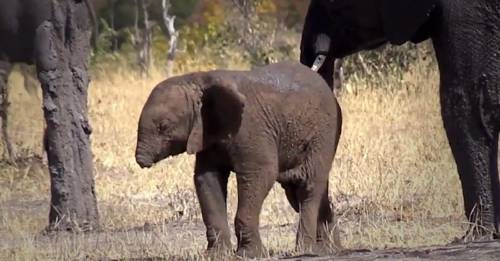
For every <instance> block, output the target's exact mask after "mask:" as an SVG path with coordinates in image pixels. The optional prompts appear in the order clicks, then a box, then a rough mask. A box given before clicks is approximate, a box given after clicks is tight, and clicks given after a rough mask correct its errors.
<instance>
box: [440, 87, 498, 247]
mask: <svg viewBox="0 0 500 261" xmlns="http://www.w3.org/2000/svg"><path fill="white" fill-rule="evenodd" d="M453 100H454V102H457V101H458V100H460V101H465V102H467V101H468V100H467V99H453ZM442 105H443V107H442V114H443V120H444V127H445V129H446V134H447V136H448V140H449V143H450V146H451V150H452V153H453V156H454V158H455V162H456V164H457V169H458V174H459V176H460V181H461V184H462V193H463V198H464V207H465V215H466V216H467V218H468V219H469V222H471V227H470V228H469V230H470V231H469V233H471V235H472V236H473V239H480V238H482V237H485V236H486V237H490V236H491V235H493V234H495V233H498V230H497V228H496V217H495V216H496V215H497V214H496V212H495V202H496V201H498V199H495V195H494V190H496V189H494V188H495V187H498V184H496V183H498V177H496V178H495V175H498V170H497V149H498V144H497V142H498V136H497V133H496V132H495V131H494V128H493V127H492V126H489V125H488V124H487V123H486V122H484V121H483V120H481V119H480V117H481V116H479V115H476V116H475V114H474V113H475V108H474V109H473V107H472V106H470V104H461V105H457V104H450V100H447V97H446V96H445V97H443V94H442ZM457 110H460V111H457ZM478 113H479V112H478ZM492 133H494V136H493V137H492V136H491V134H492ZM471 229H473V230H471Z"/></svg>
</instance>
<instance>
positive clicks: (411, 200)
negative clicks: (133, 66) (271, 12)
mask: <svg viewBox="0 0 500 261" xmlns="http://www.w3.org/2000/svg"><path fill="white" fill-rule="evenodd" d="M200 64H201V63H200ZM428 66H429V65H427V64H426V63H424V62H419V63H416V64H415V65H413V66H412V68H411V70H410V72H409V73H407V74H405V75H404V76H403V79H402V80H401V79H400V80H396V78H394V79H393V78H390V79H388V80H386V81H383V83H380V84H388V85H392V86H391V87H393V88H364V86H366V85H367V83H366V82H363V81H354V80H352V81H350V82H348V83H347V84H348V88H347V89H353V88H357V89H360V90H359V91H357V92H353V91H351V92H344V93H343V95H342V97H341V99H340V103H341V107H342V111H343V116H344V122H343V128H342V137H341V141H340V145H339V149H338V152H337V155H336V157H335V161H334V164H333V167H332V170H331V175H330V197H331V199H332V201H333V203H334V206H335V208H336V212H337V214H338V222H339V223H338V225H339V227H340V230H341V240H342V242H343V245H344V246H345V247H346V248H350V249H359V248H367V249H376V248H388V247H414V246H422V245H436V244H444V243H448V242H450V241H451V240H453V239H454V238H456V237H459V236H461V235H462V234H463V233H464V231H465V228H466V223H465V222H466V220H465V218H464V217H463V214H462V213H463V211H462V208H463V206H462V195H461V192H460V184H459V180H458V175H457V174H456V169H455V166H454V163H453V160H452V156H451V152H450V149H449V147H448V144H447V141H446V138H445V134H444V129H443V126H442V123H441V119H440V113H439V99H438V76H437V73H436V71H437V69H436V68H431V69H429V68H427V67H428ZM117 67H118V68H115V69H114V70H113V71H107V70H104V69H103V68H94V69H93V72H94V79H93V81H92V83H91V87H90V91H89V115H90V119H91V122H92V126H93V134H92V149H93V153H94V168H95V169H94V173H95V184H96V190H97V198H98V204H99V211H100V218H101V225H102V227H101V230H100V231H98V232H95V233H90V234H74V235H64V234H61V235H56V236H52V237H44V236H41V231H42V230H43V229H44V227H45V226H46V225H47V220H48V210H49V206H48V204H49V177H48V172H47V167H46V164H45V163H44V159H43V157H44V156H43V152H42V145H41V140H42V132H43V120H42V111H41V102H40V98H39V97H36V96H33V95H29V94H27V93H26V91H25V90H24V88H23V87H22V81H23V80H22V78H21V76H20V75H19V74H18V73H13V74H12V75H11V77H10V85H11V95H10V96H11V107H10V119H11V120H10V126H9V132H10V134H11V136H12V138H13V141H14V143H15V147H16V150H17V152H18V154H19V155H21V156H22V157H23V158H24V159H25V160H23V162H21V163H20V164H19V166H18V168H14V167H11V166H9V165H7V164H5V163H1V165H0V259H1V260H54V259H58V260H68V259H119V258H138V257H142V258H144V257H161V258H166V259H188V260H199V259H204V258H205V256H204V250H205V247H206V239H205V234H204V233H205V231H204V227H203V223H202V220H201V214H200V210H199V207H198V203H197V199H196V195H195V190H194V184H193V178H192V176H193V175H192V172H193V157H190V156H186V155H181V156H178V157H174V158H170V159H167V160H164V161H162V162H161V163H159V164H157V165H156V166H154V167H153V168H152V169H146V170H142V169H140V168H139V167H138V166H137V164H136V163H135V159H134V149H135V142H136V129H137V121H138V117H139V113H140V111H141V109H142V106H143V104H144V102H145V100H146V98H147V96H148V95H149V93H150V91H151V89H152V88H153V87H154V85H155V84H157V83H158V82H160V81H161V80H162V79H163V76H162V73H160V70H154V71H153V72H152V73H151V75H150V77H149V78H147V79H144V78H141V77H138V76H137V73H135V72H130V71H127V70H126V69H120V66H117ZM185 67H186V68H183V69H179V70H178V71H177V73H178V74H180V73H183V72H187V71H193V70H199V69H208V68H206V67H205V68H204V67H203V66H198V67H195V66H191V67H187V66H185ZM237 67H240V68H241V67H244V66H237ZM429 71H430V73H429ZM371 84H373V83H371ZM403 86H410V87H408V88H405V87H403ZM388 89H390V90H388ZM0 149H3V148H1V147H0ZM229 187H230V188H229V202H228V208H229V216H230V225H231V226H232V219H233V217H234V214H235V209H236V204H237V201H236V198H237V197H236V188H235V180H234V176H233V177H232V178H231V179H230V185H229ZM297 219H298V215H297V214H296V213H295V212H293V210H292V208H291V207H290V206H289V205H288V202H287V201H286V198H285V195H284V193H283V190H282V189H281V187H280V186H279V184H276V185H275V187H274V188H273V190H272V191H271V193H270V194H269V195H268V197H267V199H266V201H265V205H264V207H263V210H262V214H261V234H262V237H263V241H264V244H265V245H266V246H267V248H268V249H269V251H270V255H273V256H279V255H291V254H293V248H294V233H295V229H296V223H297ZM235 242H236V241H235V240H234V241H233V243H235Z"/></svg>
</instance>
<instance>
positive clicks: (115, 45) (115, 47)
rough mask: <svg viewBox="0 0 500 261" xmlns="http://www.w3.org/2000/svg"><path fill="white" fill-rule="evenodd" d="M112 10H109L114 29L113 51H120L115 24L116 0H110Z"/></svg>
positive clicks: (110, 23) (110, 22)
mask: <svg viewBox="0 0 500 261" xmlns="http://www.w3.org/2000/svg"><path fill="white" fill-rule="evenodd" d="M109 4H110V6H111V7H110V11H109V26H110V27H111V29H112V30H113V38H112V39H111V41H112V42H111V50H112V51H113V52H117V51H118V38H117V35H116V26H115V11H116V0H110V2H109Z"/></svg>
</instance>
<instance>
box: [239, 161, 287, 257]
mask: <svg viewBox="0 0 500 261" xmlns="http://www.w3.org/2000/svg"><path fill="white" fill-rule="evenodd" d="M277 166H278V165H277V163H276V164H269V165H267V164H266V165H261V166H259V167H258V168H257V169H255V170H252V171H246V172H238V173H236V175H237V176H236V178H237V183H238V210H237V211H236V218H235V221H234V227H235V232H236V238H237V239H238V249H237V254H238V255H239V256H244V257H249V258H253V257H262V256H264V255H265V251H264V247H263V246H262V241H261V238H260V234H259V214H260V211H261V209H262V204H263V203H264V199H265V197H266V196H267V194H268V193H269V190H271V187H272V186H273V183H274V181H275V180H276V177H277V176H278V173H277Z"/></svg>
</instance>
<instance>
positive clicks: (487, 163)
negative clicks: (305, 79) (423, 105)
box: [300, 0, 500, 239]
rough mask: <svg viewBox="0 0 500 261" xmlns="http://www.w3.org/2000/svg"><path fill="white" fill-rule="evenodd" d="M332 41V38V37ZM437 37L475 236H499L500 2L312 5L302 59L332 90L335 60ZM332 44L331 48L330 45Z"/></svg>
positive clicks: (364, 0)
mask: <svg viewBox="0 0 500 261" xmlns="http://www.w3.org/2000/svg"><path fill="white" fill-rule="evenodd" d="M325 36H327V37H325ZM429 38H430V39H432V42H433V45H434V49H435V53H436V57H437V60H438V64H439V70H440V81H441V84H440V96H441V114H442V118H443V121H444V127H445V129H446V134H447V136H448V140H449V143H450V146H451V150H452V153H453V156H454V158H455V162H456V164H457V169H458V173H459V176H460V180H461V183H462V189H463V197H464V206H465V215H466V216H467V217H468V218H469V221H470V222H471V223H477V224H478V225H479V229H477V230H475V231H471V232H472V234H473V237H474V238H475V239H484V238H491V237H492V236H493V237H498V235H499V226H500V184H499V178H498V168H497V151H498V148H497V147H498V132H499V127H500V1H498V0H474V1H471V0H418V1H417V0H336V1H328V0H312V1H311V4H310V6H309V11H308V14H307V17H306V21H305V24H304V30H303V34H302V43H301V58H300V60H301V62H302V63H303V64H305V65H308V66H311V65H312V64H313V61H314V60H315V57H316V56H317V55H319V54H323V55H326V57H327V58H326V62H325V64H324V66H323V67H322V68H321V69H320V70H319V73H320V74H321V75H322V76H323V78H324V79H325V80H326V81H327V82H328V83H329V85H330V86H331V85H332V81H333V79H332V66H333V60H334V58H339V57H344V56H347V55H350V54H352V53H355V52H358V51H360V50H366V49H372V48H375V47H378V46H380V45H382V44H384V43H387V42H389V43H391V44H396V45H400V44H403V43H405V42H407V41H412V42H415V43H418V42H421V41H423V40H425V39H429ZM325 43H328V45H329V48H326V49H325V48H324V45H325Z"/></svg>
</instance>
